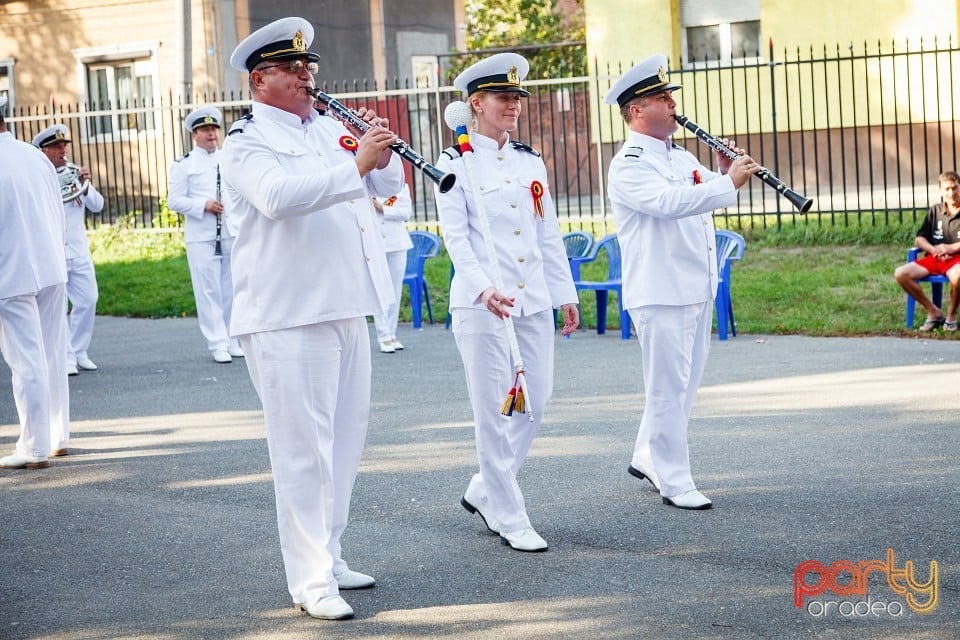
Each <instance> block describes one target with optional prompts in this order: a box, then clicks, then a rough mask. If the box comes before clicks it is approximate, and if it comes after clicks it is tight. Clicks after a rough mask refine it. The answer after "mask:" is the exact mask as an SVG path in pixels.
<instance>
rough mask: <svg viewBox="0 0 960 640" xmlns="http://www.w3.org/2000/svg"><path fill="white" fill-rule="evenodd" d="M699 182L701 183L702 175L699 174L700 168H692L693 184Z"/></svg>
mask: <svg viewBox="0 0 960 640" xmlns="http://www.w3.org/2000/svg"><path fill="white" fill-rule="evenodd" d="M701 183H703V176H701V175H700V170H699V169H694V170H693V184H701Z"/></svg>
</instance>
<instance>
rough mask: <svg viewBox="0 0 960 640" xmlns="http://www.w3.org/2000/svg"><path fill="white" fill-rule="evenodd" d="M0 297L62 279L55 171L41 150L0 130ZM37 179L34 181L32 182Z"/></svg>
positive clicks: (63, 261) (64, 278)
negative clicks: (1, 176)
mask: <svg viewBox="0 0 960 640" xmlns="http://www.w3.org/2000/svg"><path fill="white" fill-rule="evenodd" d="M0 175H3V177H4V178H5V180H4V184H3V187H2V189H0V298H12V297H14V296H21V295H27V294H35V293H37V292H39V291H40V290H41V289H45V288H46V287H50V286H53V285H57V284H63V283H65V282H66V281H67V266H66V264H67V261H66V258H65V257H64V252H63V242H64V220H63V214H62V211H63V209H62V202H61V200H60V184H59V181H58V180H57V174H56V171H55V170H54V168H53V165H52V164H50V161H49V160H47V158H46V156H44V155H43V153H42V152H41V151H40V150H39V149H37V148H36V147H34V146H33V145H31V144H27V143H26V142H21V141H19V140H17V139H16V138H14V137H13V134H12V133H10V132H9V131H5V132H3V133H0ZM36 183H39V184H36Z"/></svg>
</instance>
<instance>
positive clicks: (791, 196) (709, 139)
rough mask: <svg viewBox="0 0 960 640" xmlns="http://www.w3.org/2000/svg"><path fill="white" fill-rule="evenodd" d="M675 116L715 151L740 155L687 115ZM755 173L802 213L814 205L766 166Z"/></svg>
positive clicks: (729, 155)
mask: <svg viewBox="0 0 960 640" xmlns="http://www.w3.org/2000/svg"><path fill="white" fill-rule="evenodd" d="M674 117H675V118H676V119H677V122H679V123H680V125H681V126H682V127H683V128H684V129H686V130H687V131H689V132H690V133H692V134H693V135H695V136H697V139H698V140H700V142H703V143H704V144H706V145H707V146H708V147H710V148H712V149H713V150H714V151H717V152H718V153H722V154H723V155H725V156H726V157H728V158H730V159H731V160H736V159H737V158H739V157H740V154H739V153H736V152H735V151H733V150H732V149H731V148H730V147H728V146H727V145H725V144H723V143H722V142H721V141H720V140H718V139H717V138H715V137H713V136H712V135H710V134H709V133H707V132H706V131H704V130H703V129H702V128H701V127H700V125H698V124H697V123H696V122H693V121H692V120H690V118H688V117H687V116H682V115H680V114H677V115H675V116H674ZM753 175H755V176H756V177H758V178H760V179H761V180H763V181H764V182H765V183H766V184H767V185H768V186H770V187H773V188H774V189H775V190H776V192H777V193H779V194H780V195H781V196H783V197H784V198H786V199H787V200H789V201H790V203H791V204H792V205H793V206H795V207H796V208H797V209H799V210H800V213H806V212H807V211H809V210H810V207H812V206H813V198H808V197H806V196H804V195H802V194H799V193H797V192H796V191H794V190H793V189H791V188H790V187H788V186H787V185H786V184H785V183H784V182H783V180H781V179H780V178H778V177H777V176H775V175H773V173H772V172H771V171H770V170H769V169H767V168H766V167H760V171H757V172H756V173H755V174H753Z"/></svg>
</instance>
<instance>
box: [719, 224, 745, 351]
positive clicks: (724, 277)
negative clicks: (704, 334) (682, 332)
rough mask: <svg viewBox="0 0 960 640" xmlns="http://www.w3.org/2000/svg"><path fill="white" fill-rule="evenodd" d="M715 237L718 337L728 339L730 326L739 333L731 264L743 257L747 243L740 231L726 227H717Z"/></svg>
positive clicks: (733, 332)
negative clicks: (734, 308) (717, 282)
mask: <svg viewBox="0 0 960 640" xmlns="http://www.w3.org/2000/svg"><path fill="white" fill-rule="evenodd" d="M715 237H716V240H717V273H718V274H719V280H720V282H719V285H718V286H717V299H716V300H714V306H715V309H716V313H717V338H718V339H720V340H726V339H727V328H728V327H729V330H730V333H732V334H733V335H734V337H736V335H737V323H736V322H735V321H734V318H733V296H732V295H731V293H730V266H731V265H732V264H733V262H734V261H735V260H739V259H741V258H742V257H743V252H744V251H745V250H746V248H747V243H746V241H745V240H744V239H743V236H741V235H740V234H739V233H736V232H734V231H727V230H726V229H717V230H716V236H715Z"/></svg>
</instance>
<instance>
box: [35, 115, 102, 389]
mask: <svg viewBox="0 0 960 640" xmlns="http://www.w3.org/2000/svg"><path fill="white" fill-rule="evenodd" d="M69 136H70V132H69V130H68V129H67V127H66V125H63V124H55V125H53V126H52V127H47V128H46V129H44V130H43V131H41V132H40V133H38V134H37V135H36V136H34V138H33V146H35V147H39V148H40V150H41V151H43V153H44V155H46V156H47V159H48V160H50V162H52V163H53V166H54V168H56V170H57V172H58V174H59V177H60V180H61V182H60V187H61V197H62V198H63V211H64V214H65V215H66V224H67V237H66V245H65V255H66V259H67V299H68V300H69V301H70V336H69V343H68V345H67V365H66V367H67V373H68V374H69V375H76V374H77V368H78V367H79V368H80V369H86V370H88V371H93V370H95V369H96V368H97V365H96V364H94V362H93V360H91V359H90V356H89V355H88V354H87V349H89V348H90V341H91V339H92V338H93V324H94V321H95V319H96V314H97V298H98V297H99V290H98V289H97V274H96V273H95V271H94V269H93V258H92V257H91V256H90V242H89V241H88V240H87V218H86V216H87V211H88V210H89V211H92V212H94V213H97V212H99V211H103V196H102V195H100V192H99V191H97V189H96V187H94V186H93V183H92V182H91V181H90V169H89V168H87V167H83V166H80V167H78V166H76V165H74V164H73V163H72V162H70V160H69V159H68V158H67V145H69V144H70V137H69ZM71 180H72V181H73V187H72V188H71V187H70V181H71ZM71 196H73V197H71Z"/></svg>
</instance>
